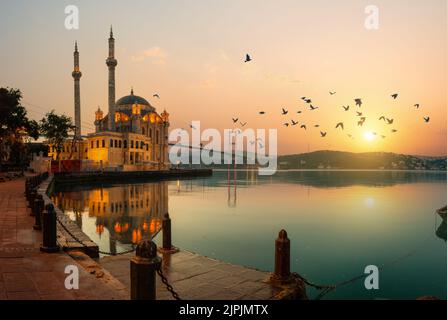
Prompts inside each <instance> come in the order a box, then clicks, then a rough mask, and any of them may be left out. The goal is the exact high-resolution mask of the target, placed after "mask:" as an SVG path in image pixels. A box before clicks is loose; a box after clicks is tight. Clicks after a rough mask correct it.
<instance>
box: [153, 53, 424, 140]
mask: <svg viewBox="0 0 447 320" xmlns="http://www.w3.org/2000/svg"><path fill="white" fill-rule="evenodd" d="M251 61H253V59H252V57H251V56H250V55H249V54H247V55H246V56H245V61H244V62H245V63H249V62H251ZM336 94H337V92H336V91H329V95H331V96H334V95H336ZM153 97H154V98H157V99H160V95H159V94H157V93H156V94H154V95H153ZM390 97H391V99H393V100H397V99H398V97H399V93H393V94H391V95H390ZM301 101H302V102H303V103H305V104H306V105H308V108H309V109H308V110H309V111H310V112H315V111H316V110H319V109H320V107H317V106H315V105H314V103H313V102H312V98H310V97H305V96H304V97H301ZM353 101H354V103H355V106H356V107H357V108H358V111H355V115H356V120H355V122H356V124H357V126H358V127H363V126H364V124H365V123H366V121H367V120H368V118H367V116H366V115H365V112H364V111H363V109H362V106H363V99H362V98H356V99H354V100H353ZM414 108H415V109H420V108H421V105H420V104H419V103H417V104H415V105H414ZM341 109H342V110H343V111H345V112H349V111H350V110H351V106H350V105H344V106H342V107H341ZM296 113H297V114H298V115H299V114H302V113H303V111H302V110H298V111H296ZM259 115H261V116H265V115H267V112H266V111H263V110H261V111H259ZM281 115H282V116H284V117H285V116H290V113H289V110H287V109H286V108H281ZM378 120H379V121H383V122H384V123H385V125H387V126H393V125H394V124H395V119H393V118H390V117H387V116H385V115H382V116H380V117H379V119H378ZM423 120H424V122H425V123H429V122H430V120H431V119H430V117H429V116H426V117H423ZM232 121H233V125H238V126H240V127H242V128H243V127H245V126H246V125H247V124H248V123H247V122H246V121H245V122H243V121H240V119H239V118H238V117H233V118H232ZM283 125H284V126H285V127H296V126H298V125H299V128H300V129H303V130H308V129H309V128H310V127H311V126H308V125H307V124H305V123H300V122H299V121H298V120H294V119H292V120H291V121H290V122H285V123H284V124H283ZM313 127H314V128H320V127H321V126H320V125H319V124H315V125H313ZM190 128H191V129H193V130H195V129H196V128H195V127H194V126H193V125H190ZM183 130H184V129H183ZM335 130H341V131H344V130H345V122H338V123H336V124H335ZM233 131H234V132H235V133H236V134H239V133H241V132H242V131H241V129H240V128H237V129H234V130H233ZM318 131H320V136H321V138H326V137H327V135H328V131H323V130H318ZM389 132H391V133H392V134H393V133H396V132H398V130H397V129H396V128H394V127H393V128H392V129H390V131H389ZM371 134H372V135H374V136H378V135H379V134H378V133H377V132H372V133H371ZM347 136H348V137H349V138H351V139H354V136H353V135H352V134H347ZM380 137H381V138H383V139H385V138H386V137H387V136H386V135H384V134H380ZM257 142H258V143H259V147H260V148H263V147H264V145H263V141H262V140H261V139H257V140H256V141H250V142H249V143H250V144H251V145H254V144H255V143H257Z"/></svg>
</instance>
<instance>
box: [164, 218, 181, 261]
mask: <svg viewBox="0 0 447 320" xmlns="http://www.w3.org/2000/svg"><path fill="white" fill-rule="evenodd" d="M162 231H163V247H162V248H160V249H159V251H160V252H162V253H176V252H179V249H178V248H176V247H174V246H172V233H171V218H170V217H169V213H165V215H164V216H163V223H162Z"/></svg>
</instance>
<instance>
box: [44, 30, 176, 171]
mask: <svg viewBox="0 0 447 320" xmlns="http://www.w3.org/2000/svg"><path fill="white" fill-rule="evenodd" d="M106 65H107V67H108V72H109V76H108V91H109V94H108V114H106V115H104V112H103V111H102V110H101V108H99V107H98V109H97V111H96V112H95V121H94V124H95V132H94V133H89V134H88V135H87V136H86V137H82V136H81V121H80V117H81V101H80V78H81V76H82V73H81V71H80V66H79V51H78V45H77V43H76V44H75V51H74V71H73V72H72V76H73V79H74V84H75V86H74V106H75V126H76V130H75V138H74V139H73V140H67V141H66V142H65V143H64V146H63V149H62V152H61V154H60V157H59V159H60V160H82V168H83V170H90V169H96V170H97V169H101V170H113V171H137V170H160V169H169V167H170V164H169V157H168V130H169V114H168V113H167V112H166V111H163V112H162V113H161V114H158V113H157V111H156V109H155V108H154V107H153V106H152V105H151V104H150V103H149V102H148V101H147V100H146V99H145V98H143V97H140V96H137V95H135V94H134V91H133V89H132V90H131V92H130V95H128V96H125V97H122V98H120V99H118V100H117V101H115V68H116V66H117V65H118V61H117V60H116V59H115V39H114V37H113V32H112V30H110V37H109V56H108V58H107V60H106ZM49 156H50V157H52V158H53V159H54V160H56V152H55V149H54V147H53V146H50V150H49Z"/></svg>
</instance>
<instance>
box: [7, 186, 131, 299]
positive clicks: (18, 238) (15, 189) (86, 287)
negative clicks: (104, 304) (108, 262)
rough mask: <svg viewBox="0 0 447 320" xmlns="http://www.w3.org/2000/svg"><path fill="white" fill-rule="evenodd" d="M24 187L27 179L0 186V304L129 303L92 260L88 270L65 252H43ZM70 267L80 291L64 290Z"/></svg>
mask: <svg viewBox="0 0 447 320" xmlns="http://www.w3.org/2000/svg"><path fill="white" fill-rule="evenodd" d="M24 186H25V180H24V178H22V179H19V180H14V181H8V182H2V183H0V300H5V299H7V300H25V299H31V300H40V299H45V300H53V299H63V300H73V299H95V300H103V299H104V300H105V299H128V298H129V292H128V290H127V288H126V287H125V286H123V285H122V284H121V283H120V282H119V281H117V280H116V279H114V278H113V277H111V276H109V275H108V273H107V272H106V271H101V270H100V268H98V266H92V265H91V262H92V261H93V260H91V259H88V260H89V263H90V266H88V268H85V265H84V267H83V264H82V261H80V259H76V260H74V259H73V258H71V257H70V256H69V255H67V254H66V253H64V252H60V253H56V254H46V253H41V252H40V250H39V247H40V244H41V241H42V233H41V232H38V231H34V230H33V228H32V226H33V225H34V218H33V217H30V215H29V213H30V209H28V208H27V207H26V202H25V198H24V195H23V193H24ZM81 255H82V254H81ZM68 265H75V266H77V267H78V269H79V276H80V280H79V281H80V288H79V290H67V289H65V285H64V282H65V278H66V276H67V275H66V274H65V267H66V266H68Z"/></svg>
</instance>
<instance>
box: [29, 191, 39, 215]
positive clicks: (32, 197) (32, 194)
mask: <svg viewBox="0 0 447 320" xmlns="http://www.w3.org/2000/svg"><path fill="white" fill-rule="evenodd" d="M36 196H37V191H36V190H35V189H32V190H31V192H30V194H29V199H28V208H31V213H30V216H33V215H34V213H33V206H34V200H35V199H36Z"/></svg>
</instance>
